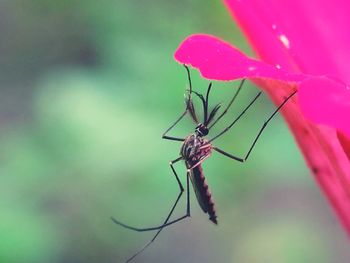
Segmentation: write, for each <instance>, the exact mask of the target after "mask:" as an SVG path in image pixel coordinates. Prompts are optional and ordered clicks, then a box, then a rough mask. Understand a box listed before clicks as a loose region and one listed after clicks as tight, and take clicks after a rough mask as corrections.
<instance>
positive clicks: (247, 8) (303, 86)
mask: <svg viewBox="0 0 350 263" xmlns="http://www.w3.org/2000/svg"><path fill="white" fill-rule="evenodd" d="M225 3H226V5H227V7H228V8H229V10H230V12H231V13H232V15H233V16H234V18H235V19H236V20H237V21H238V23H239V24H240V26H241V28H242V29H243V31H244V33H245V34H246V36H247V38H248V39H249V41H250V43H251V45H252V46H253V48H254V50H255V52H256V53H257V55H258V56H259V57H260V59H261V60H262V61H259V60H255V59H252V58H249V57H247V56H246V55H244V54H243V53H241V52H240V51H239V50H238V49H236V48H235V47H233V46H232V45H230V44H228V43H226V42H224V41H222V40H220V39H218V38H216V37H214V36H209V35H192V36H189V37H188V38H187V39H185V40H184V41H183V43H182V44H181V45H180V47H179V48H178V50H177V51H176V53H175V59H176V60H177V61H179V62H180V63H183V64H187V65H191V66H193V67H195V68H198V69H199V71H200V72H201V74H202V76H203V77H205V78H207V79H214V80H234V79H238V78H248V79H251V80H252V81H253V82H255V83H256V84H257V85H259V86H260V87H261V88H262V89H264V90H265V91H266V92H267V93H268V94H269V95H270V97H271V99H272V100H273V101H274V102H275V103H276V104H280V103H281V102H282V101H283V98H284V97H285V96H287V95H289V94H290V93H291V92H292V91H293V90H295V89H298V93H297V98H293V99H292V101H290V102H289V103H288V104H287V105H286V106H285V107H284V108H283V110H282V114H283V116H284V118H285V119H286V121H287V123H288V125H289V127H290V129H291V131H292V132H293V134H294V136H295V139H296V141H297V143H298V144H299V146H300V149H301V151H302V152H303V154H304V157H305V160H306V161H307V163H308V165H309V167H310V169H311V171H312V172H313V174H314V176H315V178H316V180H317V181H318V183H319V185H320V187H321V188H322V190H323V192H324V193H325V195H326V196H327V197H328V199H329V201H330V202H331V204H332V206H333V207H334V209H335V211H336V212H337V214H338V216H339V218H340V219H341V221H342V222H343V224H344V226H345V228H346V229H347V231H348V232H349V233H350V162H349V159H350V121H349V119H350V118H349V116H350V88H349V87H348V86H347V84H349V85H350V63H349V62H350V48H349V43H350V34H348V28H349V26H350V16H349V13H350V2H348V1H346V0H338V1H337V2H336V3H335V2H334V1H331V0H309V1H302V0H293V1H292V0H285V1H278V0H264V1H263V0H260V1H259V0H244V1H243V0H226V1H225Z"/></svg>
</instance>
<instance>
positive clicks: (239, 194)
mask: <svg viewBox="0 0 350 263" xmlns="http://www.w3.org/2000/svg"><path fill="white" fill-rule="evenodd" d="M198 32H205V33H211V34H215V35H218V36H220V37H223V38H224V39H226V40H228V41H231V42H232V43H234V44H235V45H236V46H238V47H240V48H241V49H242V50H244V51H245V52H247V53H248V54H251V51H250V50H249V47H248V45H247V43H246V42H245V40H244V38H243V37H242V34H241V33H240V32H239V30H238V29H237V27H236V26H235V25H234V23H233V22H232V20H231V18H230V16H229V14H228V12H227V11H226V10H225V8H224V6H223V5H222V3H221V1H207V2H206V3H205V4H203V1H200V0H192V1H189V0H180V1H160V0H152V1H144V2H142V1H136V0H100V1H95V0H84V1H82V0H60V1H48V0H31V1H27V0H2V1H1V2H0V34H1V35H0V36H1V40H0V56H1V59H0V87H1V96H0V121H1V126H0V129H1V130H0V140H1V143H0V145H1V147H0V162H1V163H0V171H1V174H0V237H1V238H0V263H22V262H23V263H31V262H35V263H42V262H45V263H48V262H50V263H69V262H72V263H73V262H74V263H78V262H84V263H88V262H106V263H109V262H123V260H125V259H126V258H127V257H128V256H130V255H132V254H133V253H134V252H135V251H136V250H138V249H139V248H140V247H141V246H142V245H143V244H144V243H145V242H147V241H148V240H149V239H150V238H151V237H152V233H141V234H140V233H135V232H131V231H128V230H125V229H123V228H121V227H119V226H117V225H115V224H113V223H112V222H111V221H110V219H109V218H110V216H112V215H113V216H115V217H116V218H118V219H120V220H122V221H123V222H126V223H129V224H132V225H136V226H152V225H158V224H160V223H161V222H162V220H164V217H165V215H166V213H167V212H168V210H169V209H170V206H171V205H172V203H173V201H174V200H175V198H176V196H177V192H178V187H177V184H176V182H175V180H174V178H173V177H172V173H171V170H170V168H169V165H168V161H169V160H172V159H175V158H176V157H177V156H178V154H179V149H180V144H179V143H177V142H171V141H164V140H162V139H161V134H162V133H163V131H164V130H165V129H166V128H167V127H169V126H170V124H171V123H172V122H173V121H174V120H175V118H176V117H177V116H178V115H179V114H180V112H181V111H182V110H183V109H184V96H183V95H184V90H185V89H186V85H187V81H186V75H185V71H184V69H183V67H182V66H180V65H179V64H177V63H176V62H175V61H174V60H173V52H174V50H175V49H176V47H177V45H178V44H179V43H180V42H181V41H182V40H183V39H184V38H185V37H186V36H187V35H189V34H192V33H198ZM192 73H193V78H194V87H195V90H197V91H200V92H204V91H205V89H206V86H207V84H208V82H207V81H205V80H203V79H201V78H200V77H199V75H198V74H197V72H195V71H192ZM235 86H237V83H214V89H213V96H212V99H211V101H212V102H227V101H228V99H229V98H230V97H231V96H232V94H233V92H234V87H235ZM256 92H257V88H256V87H254V86H252V85H251V84H247V85H246V86H245V87H244V90H243V92H242V93H241V95H240V97H239V100H238V101H237V103H236V104H235V105H234V107H233V109H232V111H231V112H230V114H228V116H227V117H226V118H225V119H224V121H222V123H221V126H220V125H219V126H218V129H216V131H219V130H220V128H223V127H224V126H225V124H227V123H228V122H229V120H232V119H233V118H234V117H235V116H236V115H237V114H238V112H239V111H240V110H241V109H242V107H244V106H245V105H246V104H247V103H248V101H249V100H250V99H251V98H252V97H253V96H254V95H255V94H256ZM273 109H274V106H273V105H272V104H271V102H269V100H268V99H267V98H266V97H265V98H263V99H262V100H261V101H260V102H259V103H257V104H256V105H255V107H254V109H253V110H251V111H250V112H249V113H248V114H247V116H246V117H245V118H244V119H242V120H241V121H240V122H239V124H238V125H237V126H236V127H235V128H234V129H232V132H230V133H228V134H227V135H226V136H225V137H224V138H222V139H220V140H218V141H217V146H220V147H222V148H223V149H225V150H227V151H228V152H231V153H233V154H236V155H240V156H243V155H244V153H245V151H246V150H247V149H248V147H249V145H250V143H251V142H252V140H253V138H254V136H255V134H256V132H257V130H258V129H259V127H260V125H261V124H262V123H263V121H264V119H265V118H266V117H267V116H268V115H269V114H270V113H271V112H272V111H273ZM192 131H193V124H192V123H191V122H190V120H188V119H187V120H184V121H183V122H182V123H181V125H179V127H178V128H176V129H175V130H174V134H177V135H181V136H184V135H186V134H188V133H190V132H192ZM176 167H177V170H178V172H179V174H181V178H182V179H183V182H185V181H184V179H185V176H184V174H185V173H184V172H185V171H184V165H183V164H179V165H177V166H176ZM204 169H205V173H206V177H207V179H208V182H209V185H210V187H211V190H212V193H213V196H214V199H215V201H216V204H217V210H218V216H219V217H218V220H219V225H218V226H214V225H213V224H212V223H211V222H210V221H209V220H208V217H207V215H204V214H203V213H202V211H201V210H200V208H199V206H198V204H197V203H196V200H195V199H194V196H193V194H192V218H190V219H187V220H185V221H183V222H181V223H178V224H176V225H173V226H172V227H169V228H168V229H166V230H164V231H163V232H162V234H161V235H160V236H159V238H158V239H157V240H156V241H155V242H154V243H153V245H152V246H150V247H149V249H148V250H146V251H145V252H144V253H143V254H142V255H140V256H139V257H137V258H136V259H135V260H134V262H192V263H193V262H208V263H209V262H237V263H258V262H259V263H260V262H266V263H292V262H293V263H294V262H305V263H306V262H307V263H310V262H318V263H322V262H333V263H335V262H339V263H342V262H349V261H350V252H349V249H348V240H347V237H346V235H345V233H344V231H343V229H342V228H341V226H340V225H339V223H338V221H337V219H336V218H335V216H334V215H333V214H332V211H331V209H330V207H329V205H328V203H327V202H326V201H325V198H324V197H323V196H322V194H321V193H320V191H319V189H318V187H317V186H316V184H315V182H314V180H313V178H312V176H311V175H310V174H309V171H308V169H307V167H306V165H305V163H304V161H303V159H302V156H301V154H300V152H299V150H298V148H297V147H296V145H295V143H294V141H293V138H292V137H291V135H290V133H289V130H288V128H287V127H286V126H285V124H284V123H283V121H282V120H281V118H280V117H276V118H275V119H274V120H273V122H272V123H271V125H270V126H269V127H268V129H267V130H266V132H265V133H264V134H263V136H262V138H261V140H260V141H259V142H258V145H257V147H256V149H255V151H254V152H253V153H252V155H251V159H250V160H249V161H248V162H247V163H245V164H240V163H236V162H234V161H232V160H230V159H228V158H225V157H223V156H220V155H217V154H213V156H212V157H211V158H210V159H208V161H207V162H206V163H205V164H204ZM184 211H185V199H183V200H182V202H181V205H179V207H178V209H177V211H176V215H177V216H180V215H182V214H183V213H184Z"/></svg>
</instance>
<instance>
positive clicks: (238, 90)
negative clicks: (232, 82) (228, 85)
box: [208, 79, 245, 129]
mask: <svg viewBox="0 0 350 263" xmlns="http://www.w3.org/2000/svg"><path fill="white" fill-rule="evenodd" d="M244 81H245V79H242V81H241V83H240V84H239V87H238V89H237V91H236V92H235V94H234V95H233V98H232V99H231V101H230V102H229V104H228V105H227V107H226V109H225V110H224V111H223V112H222V113H221V115H219V117H218V118H217V119H216V120H215V121H214V122H213V123H212V124H211V125H210V126H209V127H208V128H209V129H211V128H212V127H213V126H214V125H215V124H216V123H217V122H218V121H219V120H220V119H221V118H222V117H223V116H224V115H225V114H226V113H227V111H228V110H229V108H230V107H231V105H232V103H233V102H234V101H235V99H236V97H237V96H238V93H239V92H240V91H241V89H242V87H243V84H244Z"/></svg>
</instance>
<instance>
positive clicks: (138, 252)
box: [118, 158, 191, 263]
mask: <svg viewBox="0 0 350 263" xmlns="http://www.w3.org/2000/svg"><path fill="white" fill-rule="evenodd" d="M176 160H180V158H178V159H176ZM176 160H175V161H174V162H173V163H175V162H176ZM170 166H171V169H172V170H173V172H174V174H175V176H176V178H177V181H178V183H179V186H180V190H181V191H180V194H179V196H178V197H177V199H176V202H175V204H174V206H173V207H172V209H171V211H170V213H169V215H168V216H167V218H166V219H165V221H164V224H163V225H162V226H161V227H160V228H159V229H158V231H157V233H156V234H155V235H154V236H153V238H152V239H151V240H150V241H148V243H146V244H145V245H144V246H143V247H142V248H141V249H139V250H138V251H137V252H136V253H135V254H134V255H132V256H131V257H130V258H128V259H127V260H126V261H125V263H127V262H130V261H131V260H132V259H134V258H135V257H136V256H137V255H139V254H140V253H142V252H143V251H144V250H145V249H146V248H147V247H148V246H149V245H150V244H152V242H153V241H154V240H155V239H156V238H157V236H158V235H159V234H160V232H161V231H162V230H163V229H164V227H166V226H168V225H170V224H173V223H175V222H178V221H180V220H182V219H184V218H186V217H189V216H190V214H191V212H190V190H189V189H190V188H189V174H188V173H187V178H186V186H187V209H186V215H185V216H182V217H180V218H178V219H177V220H174V221H172V222H170V223H168V221H169V219H170V217H171V215H172V213H173V211H174V209H175V207H176V204H177V202H178V201H179V199H180V197H181V195H182V193H183V187H182V185H181V182H180V181H179V179H178V177H177V175H176V172H175V169H174V168H173V166H172V163H170ZM118 224H119V223H118ZM154 230H155V229H154Z"/></svg>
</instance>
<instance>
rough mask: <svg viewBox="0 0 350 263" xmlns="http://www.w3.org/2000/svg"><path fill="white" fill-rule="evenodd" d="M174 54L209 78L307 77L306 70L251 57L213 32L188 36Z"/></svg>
mask: <svg viewBox="0 0 350 263" xmlns="http://www.w3.org/2000/svg"><path fill="white" fill-rule="evenodd" d="M174 56H175V59H176V60H177V61H178V62H180V63H182V64H187V65H191V66H193V67H195V68H198V69H199V71H200V72H201V74H202V76H203V77H205V78H207V79H214V80H234V79H238V78H258V77H259V78H270V79H278V80H283V81H291V82H298V81H301V80H303V79H304V78H305V76H304V75H303V74H293V73H289V72H287V71H285V70H283V69H281V68H280V67H279V66H273V65H270V64H267V63H264V62H262V61H258V60H255V59H252V58H249V57H247V56H246V55H244V54H243V53H242V52H241V51H239V50H238V49H237V48H235V47H234V46H232V45H230V44H228V43H226V42H224V41H222V40H220V39H218V38H216V37H214V36H210V35H204V34H202V35H200V34H198V35H192V36H189V37H187V38H186V39H185V40H184V41H183V42H182V43H181V44H180V46H179V48H178V49H177V50H176V52H175V55H174Z"/></svg>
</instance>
